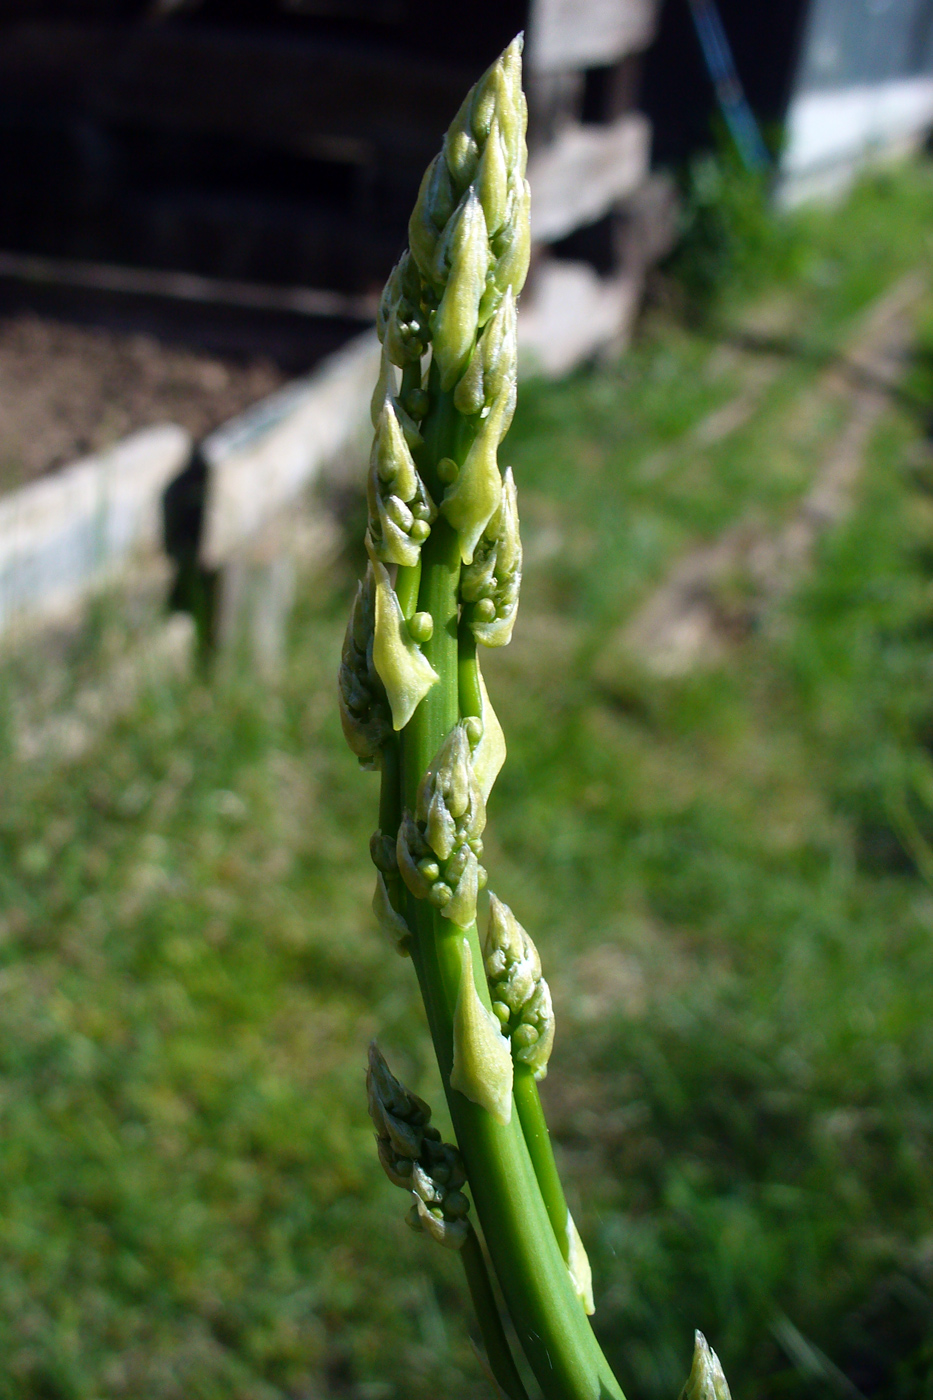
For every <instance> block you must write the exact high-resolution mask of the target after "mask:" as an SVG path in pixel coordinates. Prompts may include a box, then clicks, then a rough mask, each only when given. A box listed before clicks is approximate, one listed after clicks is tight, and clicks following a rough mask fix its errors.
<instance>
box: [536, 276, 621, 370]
mask: <svg viewBox="0 0 933 1400" xmlns="http://www.w3.org/2000/svg"><path fill="white" fill-rule="evenodd" d="M641 289H642V278H641V276H640V275H639V274H638V273H620V274H619V275H617V276H615V277H600V276H598V274H597V273H595V272H594V271H593V269H592V268H591V267H590V266H589V264H587V263H579V262H559V261H557V260H556V259H546V260H542V262H541V263H539V265H538V268H537V272H536V276H535V281H534V285H533V287H532V288H531V289H530V291H529V292H528V293H527V294H526V296H525V298H524V299H523V301H522V309H521V312H520V314H519V318H518V349H519V369H520V370H521V371H522V372H524V373H539V374H544V375H546V376H548V377H549V378H553V379H556V378H558V377H559V376H560V375H562V374H567V372H568V371H569V370H571V369H573V367H574V365H577V364H579V363H580V361H581V360H585V359H587V358H589V357H590V356H592V355H595V354H596V353H597V352H599V351H601V350H602V351H605V350H607V349H608V348H609V347H613V348H615V347H618V348H619V349H622V347H623V344H624V342H625V340H626V339H627V336H628V333H629V331H630V329H631V325H632V322H633V321H634V317H635V313H636V312H637V310H638V302H639V299H640V297H641Z"/></svg>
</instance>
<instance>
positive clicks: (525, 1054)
mask: <svg viewBox="0 0 933 1400" xmlns="http://www.w3.org/2000/svg"><path fill="white" fill-rule="evenodd" d="M483 961H484V963H485V967H486V978H487V981H488V982H489V993H490V996H491V997H492V1009H493V1011H494V1012H495V1014H496V1016H498V1018H499V1021H500V1023H501V1025H502V1028H503V1030H504V1031H505V1033H506V1034H507V1035H508V1036H509V1038H510V1040H511V1042H512V1056H513V1059H515V1060H516V1061H517V1062H518V1063H519V1064H523V1065H527V1066H528V1068H529V1069H530V1070H532V1071H533V1073H534V1077H535V1079H543V1078H544V1076H545V1075H546V1074H547V1064H548V1059H549V1058H550V1054H551V1048H552V1046H553V1044H554V1010H553V1007H552V1005H551V992H550V989H549V987H548V984H547V982H546V981H545V980H544V978H543V977H542V975H541V959H540V957H539V956H538V950H537V948H536V947H535V945H534V943H533V942H532V941H531V939H530V938H529V937H528V934H527V933H526V932H525V930H524V929H523V928H522V926H521V924H520V923H519V922H518V920H517V919H516V917H515V915H514V914H513V913H512V911H511V909H510V908H509V906H508V905H507V904H503V903H502V901H501V900H499V899H497V898H496V896H495V895H494V894H490V896H489V929H488V932H487V934H486V941H485V945H484V948H483Z"/></svg>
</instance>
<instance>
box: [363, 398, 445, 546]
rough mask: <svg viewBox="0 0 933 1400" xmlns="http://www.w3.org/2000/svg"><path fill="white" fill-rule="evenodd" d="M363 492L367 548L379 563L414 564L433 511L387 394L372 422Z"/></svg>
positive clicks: (433, 513) (397, 416) (427, 530)
mask: <svg viewBox="0 0 933 1400" xmlns="http://www.w3.org/2000/svg"><path fill="white" fill-rule="evenodd" d="M366 495H367V502H368V505H369V524H368V526H367V530H366V547H367V549H368V550H369V552H370V553H371V554H372V555H374V556H375V558H377V559H379V560H380V561H381V562H382V563H383V564H403V565H406V566H407V567H409V568H411V567H412V566H413V565H415V564H417V562H418V555H419V553H420V551H421V546H422V545H423V544H424V542H425V540H426V539H427V538H428V535H429V534H430V533H431V522H432V521H433V520H434V519H435V518H436V516H437V511H436V509H435V506H434V502H433V501H432V500H431V497H430V496H429V495H428V492H427V490H426V489H425V486H424V482H423V481H422V480H421V477H420V476H419V475H418V472H417V471H416V469H415V463H414V460H413V458H412V455H411V451H410V450H409V447H408V443H407V442H406V441H405V434H404V432H403V429H402V424H401V423H400V421H399V415H398V409H397V407H396V405H395V403H394V401H393V400H392V398H391V397H390V396H389V395H388V394H387V395H386V398H385V401H384V403H383V405H382V409H381V410H380V413H379V417H378V419H377V422H376V436H375V438H374V439H373V449H372V453H371V455H370V459H369V477H368V479H367V484H366Z"/></svg>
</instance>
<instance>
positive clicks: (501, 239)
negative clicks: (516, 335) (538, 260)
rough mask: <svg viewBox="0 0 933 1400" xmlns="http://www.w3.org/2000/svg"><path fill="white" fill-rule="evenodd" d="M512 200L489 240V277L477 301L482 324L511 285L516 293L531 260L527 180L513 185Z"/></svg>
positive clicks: (520, 287) (519, 289)
mask: <svg viewBox="0 0 933 1400" xmlns="http://www.w3.org/2000/svg"><path fill="white" fill-rule="evenodd" d="M513 201H514V202H513V207H512V212H511V214H510V216H509V218H508V219H507V220H506V222H505V223H504V224H503V226H502V228H501V229H500V230H499V232H498V233H497V234H496V236H495V238H494V240H493V243H492V255H493V259H494V261H493V263H492V279H491V281H490V283H489V284H488V286H487V288H486V291H485V292H484V294H483V298H482V301H481V304H480V309H479V320H480V324H481V325H483V324H484V323H485V322H486V320H487V319H488V318H489V317H490V316H491V315H492V313H493V312H494V311H495V310H496V308H497V307H498V306H499V304H500V302H501V300H502V298H503V297H504V296H505V293H506V292H507V291H508V290H509V289H510V288H511V290H512V292H513V294H514V295H515V296H518V294H519V292H520V291H521V289H522V287H523V286H524V285H525V278H526V277H527V276H528V264H529V262H530V261H531V223H530V220H529V211H530V208H531V188H530V186H529V184H528V181H527V180H522V181H521V183H520V184H519V185H518V186H517V187H516V189H515V192H514V194H513Z"/></svg>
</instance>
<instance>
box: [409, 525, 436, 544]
mask: <svg viewBox="0 0 933 1400" xmlns="http://www.w3.org/2000/svg"><path fill="white" fill-rule="evenodd" d="M430 533H431V527H430V525H429V524H428V522H427V521H426V520H415V521H413V523H412V527H411V529H410V530H409V532H408V538H409V539H410V540H411V542H412V544H419V545H420V544H424V542H425V540H426V539H427V538H428V535H430Z"/></svg>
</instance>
